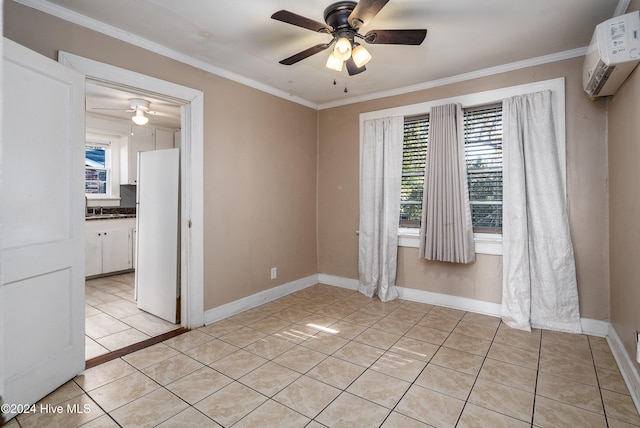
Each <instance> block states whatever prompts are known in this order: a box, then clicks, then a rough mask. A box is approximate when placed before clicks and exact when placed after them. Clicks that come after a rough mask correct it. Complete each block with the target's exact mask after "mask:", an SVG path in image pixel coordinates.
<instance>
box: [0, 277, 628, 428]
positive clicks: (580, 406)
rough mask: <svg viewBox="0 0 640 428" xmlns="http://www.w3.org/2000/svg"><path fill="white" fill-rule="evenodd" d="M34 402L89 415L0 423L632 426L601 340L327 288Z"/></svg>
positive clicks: (137, 356) (91, 374) (111, 366)
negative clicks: (528, 330) (525, 328)
mask: <svg viewBox="0 0 640 428" xmlns="http://www.w3.org/2000/svg"><path fill="white" fill-rule="evenodd" d="M42 403H44V404H49V405H56V404H62V405H63V406H64V408H67V407H66V406H67V404H71V405H73V404H77V405H78V406H79V407H77V408H83V407H81V406H82V405H85V404H86V405H88V409H90V411H89V412H86V413H79V412H76V413H69V412H65V413H63V414H59V415H58V414H56V415H54V414H50V413H40V414H33V415H31V414H29V415H27V414H23V415H20V416H19V417H18V418H17V421H16V420H14V421H12V423H11V424H9V426H10V427H12V428H13V427H16V426H18V424H20V425H19V426H22V427H45V426H46V427H54V426H61V427H73V426H81V425H82V426H84V427H116V426H123V427H143V426H162V427H189V426H193V427H218V426H225V427H228V426H233V427H256V426H260V427H276V426H277V427H304V426H307V427H322V426H327V427H378V426H382V427H402V428H405V427H426V426H434V427H531V426H536V427H554V428H555V427H572V428H573V427H634V426H640V416H639V415H638V412H637V411H636V408H635V407H634V404H633V401H632V398H631V396H630V395H629V392H628V390H627V387H626V386H625V384H624V381H623V379H622V376H621V374H620V372H619V370H618V367H617V366H616V363H615V361H614V359H613V356H612V354H611V351H610V349H609V346H608V344H607V342H606V340H605V339H604V338H600V337H592V336H586V335H571V334H564V333H557V332H552V331H547V330H544V331H540V330H535V331H533V332H531V333H526V332H522V331H518V330H513V329H510V328H508V327H506V326H505V325H504V324H501V322H500V320H499V319H497V318H492V317H488V316H483V315H478V314H474V313H470V312H463V311H458V310H453V309H447V308H443V307H437V306H431V305H427V304H421V303H415V302H407V301H402V300H397V301H393V302H389V303H381V302H380V301H379V300H377V299H373V300H372V299H368V298H366V297H364V296H362V295H360V294H358V293H356V292H354V291H350V290H344V289H340V288H335V287H331V286H326V285H316V286H313V287H310V288H308V289H305V290H302V291H299V292H297V293H294V294H291V295H289V296H286V297H283V298H281V299H278V300H276V301H273V302H270V303H267V304H264V305H262V306H260V307H257V308H254V309H251V310H249V311H246V312H243V313H240V314H238V315H235V316H233V317H230V318H228V319H226V320H223V321H219V322H217V323H214V324H211V325H208V326H205V327H202V328H200V329H197V330H192V331H189V332H187V333H185V334H182V335H180V336H177V337H174V338H172V339H169V340H167V341H165V342H163V343H159V344H156V345H153V346H151V347H148V348H145V349H143V350H140V351H138V352H135V353H132V354H129V355H126V356H124V357H122V358H119V359H116V360H112V361H110V362H108V363H104V364H101V365H99V366H96V367H93V368H91V369H88V370H86V371H85V372H83V373H82V374H80V375H79V376H77V377H76V378H75V379H73V380H72V381H70V382H68V383H67V384H65V385H63V386H62V387H60V388H59V389H58V390H57V391H55V392H54V393H52V394H51V395H49V396H48V397H46V398H45V399H44V400H43V401H42ZM38 406H39V404H38ZM72 408H73V407H72ZM83 424H84V425H83Z"/></svg>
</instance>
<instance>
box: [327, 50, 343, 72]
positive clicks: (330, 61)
mask: <svg viewBox="0 0 640 428" xmlns="http://www.w3.org/2000/svg"><path fill="white" fill-rule="evenodd" d="M343 64H344V62H343V61H342V60H341V59H338V57H336V56H335V55H334V54H333V52H332V53H331V55H329V58H327V64H326V67H327V68H328V69H331V70H335V71H342V65H343Z"/></svg>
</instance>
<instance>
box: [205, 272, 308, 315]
mask: <svg viewBox="0 0 640 428" xmlns="http://www.w3.org/2000/svg"><path fill="white" fill-rule="evenodd" d="M315 284H318V275H317V274H315V275H310V276H307V277H306V278H301V279H297V280H295V281H291V282H287V283H286V284H282V285H279V286H277V287H273V288H269V289H268V290H264V291H261V292H259V293H256V294H252V295H251V296H247V297H244V298H242V299H239V300H234V301H233V302H230V303H227V304H224V305H221V306H217V307H215V308H213V309H209V310H207V311H205V312H204V323H205V325H207V324H211V323H214V322H216V321H220V320H222V319H225V318H228V317H230V316H231V315H235V314H238V313H240V312H243V311H246V310H248V309H251V308H255V307H256V306H260V305H263V304H265V303H268V302H270V301H272V300H276V299H279V298H280V297H284V296H286V295H288V294H291V293H295V292H296V291H300V290H303V289H305V288H307V287H310V286H312V285H315Z"/></svg>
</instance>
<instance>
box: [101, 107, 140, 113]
mask: <svg viewBox="0 0 640 428" xmlns="http://www.w3.org/2000/svg"><path fill="white" fill-rule="evenodd" d="M91 110H111V111H126V112H128V113H131V112H134V111H135V110H131V109H126V108H101V107H91Z"/></svg>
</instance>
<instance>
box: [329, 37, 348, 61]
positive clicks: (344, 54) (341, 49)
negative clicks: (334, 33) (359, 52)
mask: <svg viewBox="0 0 640 428" xmlns="http://www.w3.org/2000/svg"><path fill="white" fill-rule="evenodd" d="M333 54H334V55H335V56H336V57H337V58H338V59H339V60H341V61H346V60H348V59H349V57H350V56H351V42H350V41H349V39H347V38H346V37H340V38H339V39H338V41H337V42H336V45H335V47H334V48H333Z"/></svg>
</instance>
